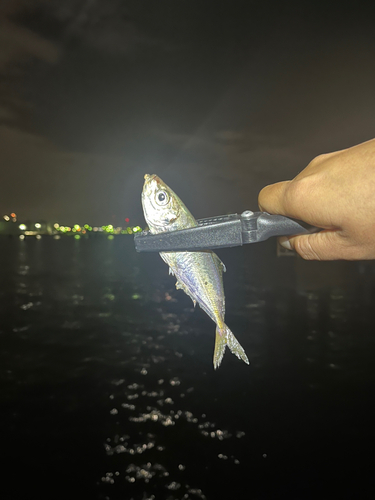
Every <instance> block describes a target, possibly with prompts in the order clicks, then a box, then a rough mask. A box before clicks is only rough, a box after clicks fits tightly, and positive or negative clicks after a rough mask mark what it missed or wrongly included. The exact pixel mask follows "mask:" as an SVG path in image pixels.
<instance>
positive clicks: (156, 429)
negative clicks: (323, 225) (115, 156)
mask: <svg viewBox="0 0 375 500" xmlns="http://www.w3.org/2000/svg"><path fill="white" fill-rule="evenodd" d="M0 243H1V246H0V252H1V259H2V262H6V263H7V265H6V266H3V267H2V268H1V269H0V277H1V279H2V283H3V287H2V290H1V297H2V301H1V319H2V321H1V324H0V332H1V333H0V340H1V342H2V350H1V352H0V362H1V366H2V371H1V375H0V377H1V378H0V382H1V383H2V385H3V387H4V390H3V391H2V396H1V397H2V408H3V416H4V419H3V421H4V422H5V424H4V428H9V429H10V434H9V436H7V438H8V439H9V441H8V443H9V452H8V454H9V456H10V457H12V456H13V455H12V453H13V451H12V450H19V449H33V450H36V451H35V452H34V453H35V454H36V456H35V457H34V458H35V459H36V460H35V461H36V463H38V461H39V462H40V463H42V464H43V467H44V469H45V470H47V473H49V475H51V476H53V474H54V473H55V472H56V470H60V471H61V470H63V471H65V474H66V476H67V477H69V476H71V475H72V474H73V475H74V473H77V474H78V476H79V479H75V481H78V482H79V481H81V482H82V484H84V485H85V488H86V489H90V488H91V490H90V491H91V493H90V498H94V499H95V498H98V499H110V500H115V499H117V498H127V499H131V498H134V500H138V499H139V500H145V499H146V498H149V499H152V498H155V499H159V498H167V499H190V498H191V499H194V498H195V499H196V498H203V499H204V498H207V499H208V500H211V499H216V498H229V497H230V496H231V494H232V492H233V488H234V486H233V485H234V484H235V489H236V490H237V491H241V492H242V493H241V495H242V496H238V498H248V497H247V493H248V484H249V471H251V474H252V475H251V484H252V491H253V492H254V498H270V495H276V497H277V495H279V494H281V492H283V493H285V494H288V496H289V498H309V493H308V492H307V493H306V491H305V490H304V488H305V485H307V484H310V482H311V480H312V478H314V485H315V488H317V491H319V487H320V486H321V487H322V488H323V484H324V485H327V484H328V487H327V486H324V487H325V488H328V489H329V488H334V487H336V488H337V481H336V480H334V479H335V478H336V475H335V474H336V472H335V470H336V469H335V467H336V466H337V467H338V468H339V469H340V470H341V471H342V470H343V469H345V467H347V464H348V463H351V456H352V455H351V454H352V453H353V454H356V456H358V454H361V453H364V450H365V449H364V448H363V447H361V444H358V443H361V442H366V440H367V437H368V435H369V433H370V432H371V429H372V423H371V422H372V420H371V418H370V416H371V412H369V409H368V404H369V396H370V394H371V383H373V382H374V379H375V377H374V372H373V368H372V366H373V362H372V361H373V358H372V357H373V355H374V354H375V349H374V340H373V311H372V301H373V299H374V295H375V293H374V292H375V290H374V284H373V280H372V278H373V267H371V263H367V264H363V265H365V266H367V268H368V272H366V273H364V272H362V271H361V267H360V266H361V265H362V264H361V265H359V267H358V265H357V264H355V263H348V265H347V268H345V269H344V271H343V272H341V274H340V280H338V281H337V280H336V278H335V276H336V274H337V270H336V271H335V273H336V274H335V273H333V275H332V276H333V277H332V282H331V284H330V285H329V286H327V276H326V275H327V273H328V270H329V269H333V270H335V269H336V268H335V265H334V264H332V266H331V267H326V268H325V271H324V274H325V275H324V279H323V277H319V272H318V273H315V282H314V284H313V286H312V285H311V282H309V281H306V283H305V284H304V285H303V286H302V285H301V280H300V279H299V276H297V274H296V273H297V271H296V268H295V266H294V263H293V259H291V260H290V259H287V260H284V261H283V260H282V259H279V260H276V259H274V258H273V255H272V254H271V253H270V252H269V254H267V251H266V252H265V255H264V254H263V253H264V248H265V247H259V248H260V249H257V248H255V247H253V248H249V249H233V250H230V251H227V252H226V253H225V252H224V256H223V260H224V262H225V263H226V265H227V269H228V272H227V273H226V276H225V288H226V297H227V317H226V320H227V323H228V326H229V327H230V328H231V329H232V330H233V332H234V334H235V335H236V336H237V337H238V339H239V341H240V342H241V344H242V345H243V346H244V348H245V350H246V352H247V353H248V355H249V358H250V360H251V365H250V367H248V366H246V365H244V364H243V363H241V362H240V361H239V360H237V358H235V357H234V356H233V355H231V354H230V353H229V352H227V353H226V355H225V357H224V361H223V365H222V367H220V369H219V370H218V371H216V372H215V371H214V370H213V368H212V355H213V344H214V332H215V326H214V324H213V323H212V322H211V320H209V319H208V318H207V317H206V316H205V315H204V313H203V312H202V311H199V310H194V308H193V307H192V303H191V301H190V299H189V298H188V297H186V296H185V295H184V294H183V293H182V292H181V291H176V290H175V287H174V281H175V280H174V278H172V277H170V276H168V269H167V267H166V266H165V265H164V264H163V263H162V262H161V260H160V258H159V257H158V256H157V255H137V254H136V253H135V252H134V251H133V247H132V242H131V241H130V239H125V238H124V239H115V240H113V241H108V240H101V239H97V240H87V241H86V240H83V239H81V240H80V241H72V240H67V239H64V238H62V239H60V240H58V241H56V240H53V239H42V240H39V241H36V240H31V239H25V240H23V241H19V240H11V239H10V240H8V239H7V240H2V241H1V242H0ZM266 248H270V247H266ZM356 266H357V267H356ZM316 269H319V268H316ZM358 271H359V272H358ZM343 276H344V277H345V276H348V278H347V281H346V282H345V280H343ZM319 283H322V285H321V286H320V285H319ZM364 414H366V415H367V418H368V421H367V420H366V419H363V417H362V415H364ZM344 436H345V447H343V445H342V444H341V443H344ZM51 441H52V442H56V443H57V444H56V446H54V447H52V449H51V448H50V447H49V446H48V443H50V442H51ZM41 443H42V445H41ZM322 448H324V449H326V450H329V453H328V455H329V456H330V457H331V459H332V462H331V464H333V465H332V467H331V468H330V471H331V476H330V477H331V479H330V478H328V477H327V475H326V470H327V464H328V463H329V458H326V459H325V462H324V465H322V467H321V468H320V464H322V457H321V454H320V451H321V449H322ZM13 454H14V457H16V455H17V458H14V460H16V462H15V463H17V464H18V468H19V467H21V468H22V467H23V470H25V471H27V470H30V471H31V472H30V475H31V474H32V473H35V472H36V470H37V469H35V470H33V468H32V465H31V466H30V461H29V460H28V459H27V455H25V459H24V462H23V461H22V454H21V458H20V456H19V454H16V453H15V452H14V453H13ZM20 460H21V465H19V461H20ZM327 460H328V462H327ZM23 463H24V465H22V464H23ZM26 464H27V467H26ZM68 464H69V465H68ZM357 464H358V462H357ZM35 467H37V466H35ZM351 467H352V465H351ZM353 467H354V469H355V467H359V465H356V466H353ZM291 469H292V470H293V471H295V472H294V473H293V477H294V479H292V476H290V475H289V471H290V470H291ZM355 470H356V469H355ZM78 471H79V473H78ZM25 473H26V474H27V472H25ZM9 474H10V477H11V476H12V472H11V471H10V472H9ZM295 474H297V475H298V477H299V478H300V479H298V480H296V479H295ZM330 480H332V482H330ZM327 481H328V483H327ZM70 487H71V488H73V483H72V485H71V486H70ZM20 488H21V485H20ZM309 491H310V490H309ZM327 491H328V490H327ZM347 491H350V488H349V489H347ZM301 492H302V493H301ZM83 498H85V497H83Z"/></svg>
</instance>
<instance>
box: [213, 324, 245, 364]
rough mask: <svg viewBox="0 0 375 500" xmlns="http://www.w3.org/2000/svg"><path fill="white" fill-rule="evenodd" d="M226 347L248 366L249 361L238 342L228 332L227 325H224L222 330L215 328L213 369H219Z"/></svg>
mask: <svg viewBox="0 0 375 500" xmlns="http://www.w3.org/2000/svg"><path fill="white" fill-rule="evenodd" d="M226 346H228V347H229V349H230V351H231V352H232V353H233V354H235V355H236V356H237V358H238V359H242V361H244V362H245V363H246V364H249V360H248V358H247V356H246V353H245V351H244V349H243V347H242V346H241V344H240V343H239V342H238V340H237V339H236V337H235V336H234V335H233V333H232V332H231V331H230V330H229V328H228V327H227V325H225V324H224V327H223V328H219V327H218V326H217V327H216V338H215V350H214V368H215V370H216V368H219V366H220V364H221V361H222V359H223V356H224V353H225V347H226Z"/></svg>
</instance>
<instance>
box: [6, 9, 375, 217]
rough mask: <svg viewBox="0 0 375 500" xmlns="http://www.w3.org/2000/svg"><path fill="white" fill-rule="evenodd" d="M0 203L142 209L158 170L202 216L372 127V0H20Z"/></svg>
mask: <svg viewBox="0 0 375 500" xmlns="http://www.w3.org/2000/svg"><path fill="white" fill-rule="evenodd" d="M0 16H1V18H0V22H1V30H0V31H1V34H0V72H1V88H0V120H1V128H0V141H1V143H0V163H1V166H2V182H1V188H0V189H1V196H0V209H1V210H2V211H3V212H4V213H9V212H16V213H17V214H18V216H19V217H21V218H30V219H31V220H38V219H44V220H48V221H57V222H59V223H61V224H68V225H70V224H73V223H79V224H84V223H89V224H91V225H102V224H108V223H110V221H111V223H115V224H116V225H119V224H120V223H123V221H124V218H125V217H129V218H130V219H131V221H132V223H134V225H138V224H140V225H142V221H143V219H142V214H141V209H140V203H139V193H140V191H141V188H142V182H143V175H144V174H145V173H156V174H158V175H159V176H160V177H162V179H163V180H165V182H166V183H167V184H168V185H170V186H171V187H172V188H173V189H174V190H175V191H176V192H177V193H178V194H179V195H180V196H181V198H182V199H183V200H184V202H185V203H186V205H187V206H188V207H189V208H190V210H191V211H192V213H193V214H194V215H195V216H196V217H197V218H201V217H205V216H210V215H217V214H219V213H227V212H230V213H233V212H242V211H243V210H244V209H246V208H249V209H252V210H254V209H256V206H257V195H258V192H259V190H260V189H261V188H262V187H263V186H264V185H266V184H268V183H271V182H275V181H278V180H284V179H289V178H292V177H294V176H295V175H296V174H297V173H298V172H299V171H300V170H301V169H302V168H304V167H305V166H306V165H307V164H308V163H309V161H311V160H312V158H314V157H315V156H316V155H318V154H321V153H327V152H330V151H335V150H337V149H342V148H346V147H349V146H352V145H355V144H357V143H359V142H363V141H365V140H368V139H371V138H373V137H374V128H375V123H374V121H375V118H374V117H375V94H374V91H373V90H374V88H375V63H374V61H375V36H374V29H373V26H374V20H375V13H374V7H373V5H372V3H371V2H357V3H355V4H354V3H353V2H319V1H314V2H309V1H305V2H290V1H289V2H288V1H286V2H273V1H262V2H254V1H249V2H226V1H224V2H218V1H217V2H207V1H203V2H199V3H198V2H192V1H183V0H178V1H175V0H170V1H165V0H158V1H143V2H139V1H138V0H134V1H120V0H106V1H101V0H65V1H64V2H62V1H59V0H13V1H3V2H2V4H1V8H0Z"/></svg>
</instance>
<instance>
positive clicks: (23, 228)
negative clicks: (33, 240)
mask: <svg viewBox="0 0 375 500" xmlns="http://www.w3.org/2000/svg"><path fill="white" fill-rule="evenodd" d="M18 227H19V228H20V229H21V231H25V229H26V226H25V224H20V225H19V226H18Z"/></svg>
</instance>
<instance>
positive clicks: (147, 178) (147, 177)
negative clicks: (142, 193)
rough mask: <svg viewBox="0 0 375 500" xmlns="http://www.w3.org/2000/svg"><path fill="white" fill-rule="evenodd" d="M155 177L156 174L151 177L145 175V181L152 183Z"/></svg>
mask: <svg viewBox="0 0 375 500" xmlns="http://www.w3.org/2000/svg"><path fill="white" fill-rule="evenodd" d="M154 177H155V174H151V175H149V174H145V175H144V180H145V181H146V182H149V181H151V180H152V179H153V178H154Z"/></svg>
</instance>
